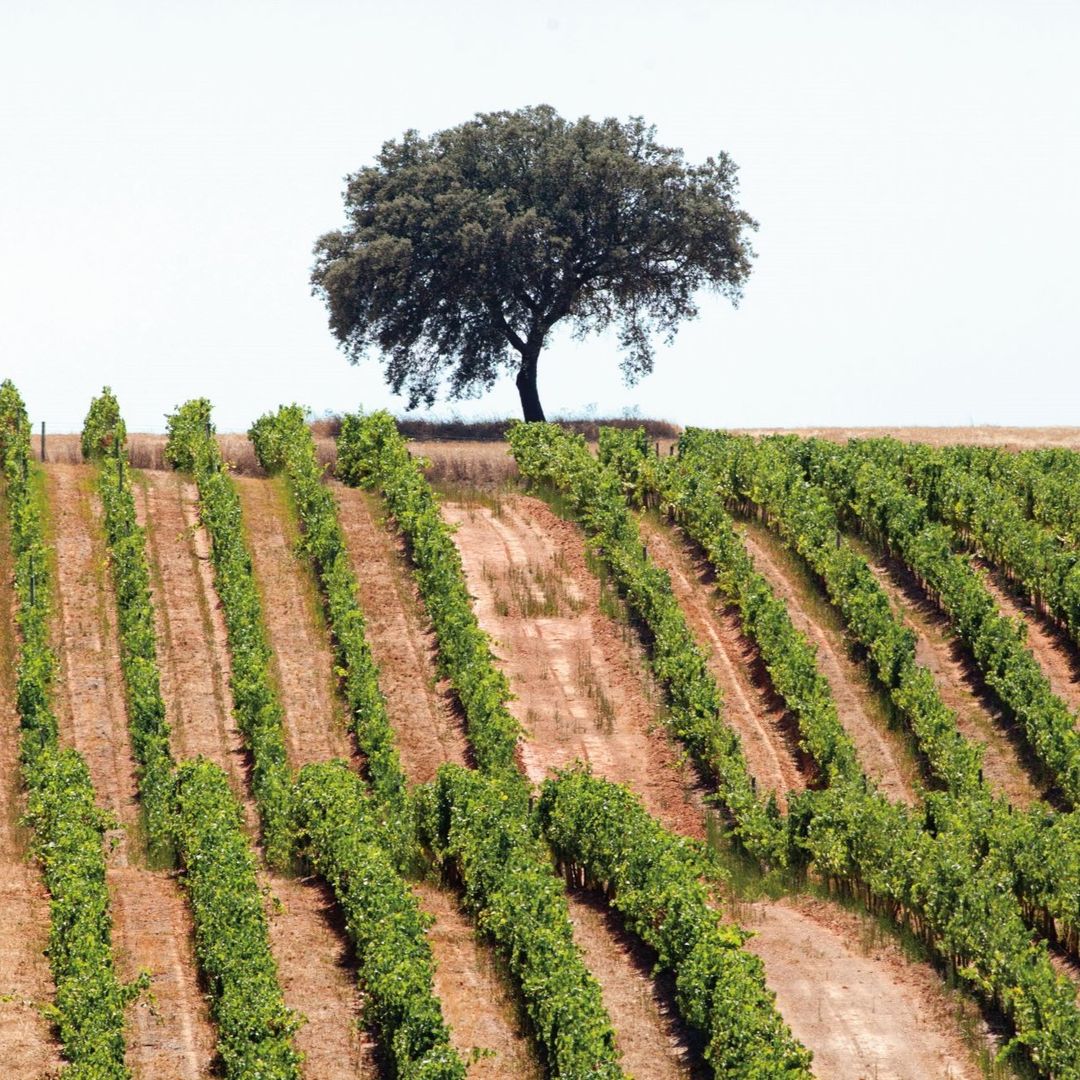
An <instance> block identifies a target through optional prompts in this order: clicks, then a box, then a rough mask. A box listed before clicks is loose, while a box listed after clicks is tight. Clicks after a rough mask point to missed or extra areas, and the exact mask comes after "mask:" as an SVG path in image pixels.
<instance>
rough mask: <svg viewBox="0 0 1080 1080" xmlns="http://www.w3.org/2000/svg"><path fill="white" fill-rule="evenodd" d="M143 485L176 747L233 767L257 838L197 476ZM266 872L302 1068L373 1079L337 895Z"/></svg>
mask: <svg viewBox="0 0 1080 1080" xmlns="http://www.w3.org/2000/svg"><path fill="white" fill-rule="evenodd" d="M136 493H137V505H138V507H139V509H140V516H141V517H142V519H143V520H144V521H145V522H146V524H147V526H148V550H149V556H150V560H151V574H152V578H153V581H154V583H155V594H156V595H155V603H156V607H157V618H158V634H159V637H158V640H159V649H158V654H159V666H160V668H161V671H162V693H163V694H164V697H165V703H166V712H167V715H168V717H169V720H170V723H171V725H172V728H173V742H174V747H175V749H176V752H177V756H178V758H179V759H180V760H184V759H185V758H187V757H190V756H195V755H200V756H202V757H205V758H207V759H208V760H210V761H212V762H214V763H215V764H217V765H218V766H220V767H221V768H222V769H224V770H225V772H226V774H227V775H228V776H229V779H230V782H231V784H232V786H233V789H234V791H235V792H236V793H237V795H238V797H239V798H240V801H241V805H242V806H243V808H244V814H245V820H246V821H247V823H248V828H249V833H250V835H251V836H252V838H253V842H254V838H255V837H256V836H257V831H258V816H257V813H256V810H255V807H254V804H253V800H252V798H251V796H250V794H249V792H248V787H247V772H248V754H247V752H246V751H245V750H244V747H243V739H242V736H241V734H240V732H239V731H238V730H237V728H236V726H235V723H234V721H233V717H232V712H231V696H230V693H229V686H228V679H229V654H228V647H227V641H226V634H225V621H224V616H223V613H222V610H221V606H220V602H219V600H218V598H217V595H216V593H215V592H214V587H213V571H212V567H211V564H210V549H209V538H208V537H207V535H206V533H205V530H203V529H202V528H201V527H199V526H198V495H197V492H196V489H195V486H194V485H193V484H192V483H191V482H190V481H189V480H187V479H185V478H184V477H181V476H179V475H176V474H170V473H166V472H145V473H142V474H139V475H138V478H137V483H136ZM328 719H329V718H328ZM259 876H260V880H261V882H262V884H263V885H264V887H266V889H267V891H268V894H269V895H268V898H267V915H268V921H269V933H270V947H271V951H272V953H273V956H274V959H275V960H276V962H277V965H278V975H279V979H280V982H281V987H282V991H283V993H284V996H285V1002H286V1004H287V1005H288V1006H289V1007H290V1008H291V1009H294V1010H296V1011H297V1012H298V1013H300V1014H302V1015H303V1016H304V1017H305V1018H306V1021H307V1022H306V1023H304V1024H303V1025H302V1026H301V1028H300V1030H299V1031H298V1032H297V1034H296V1046H297V1048H298V1049H299V1050H300V1051H301V1052H302V1053H303V1054H304V1055H305V1063H304V1067H303V1071H304V1075H305V1076H308V1077H310V1078H311V1080H324V1078H325V1080H345V1078H346V1077H356V1076H361V1077H370V1078H372V1080H374V1078H375V1077H377V1076H378V1075H379V1071H378V1065H377V1062H376V1058H375V1049H374V1045H373V1043H372V1041H371V1039H370V1038H369V1037H368V1036H367V1034H366V1033H365V1032H364V1031H363V1030H362V1029H361V1028H360V1027H359V1018H360V1009H361V995H360V992H359V990H358V988H357V984H356V970H355V963H354V961H353V959H352V956H351V953H350V948H349V945H348V941H347V939H346V937H345V934H344V928H343V926H342V925H341V923H340V917H339V913H338V910H337V908H336V906H335V905H334V903H333V900H332V898H331V897H330V896H329V894H328V892H327V891H326V889H325V887H324V886H323V885H322V884H321V883H319V882H317V881H315V880H313V879H298V878H294V877H289V876H287V875H284V874H279V873H273V872H270V871H268V870H266V869H263V870H261V871H260V875H259Z"/></svg>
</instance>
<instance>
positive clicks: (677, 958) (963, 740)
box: [0, 382, 1080, 1080]
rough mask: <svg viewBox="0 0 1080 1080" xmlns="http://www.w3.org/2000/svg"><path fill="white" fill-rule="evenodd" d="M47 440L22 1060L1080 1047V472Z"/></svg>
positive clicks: (115, 428)
mask: <svg viewBox="0 0 1080 1080" xmlns="http://www.w3.org/2000/svg"><path fill="white" fill-rule="evenodd" d="M316 430H317V429H316ZM0 458H2V464H3V480H2V510H3V513H2V515H0V564H2V568H3V573H2V574H0V589H2V590H3V603H4V604H5V605H6V606H7V608H8V610H9V612H10V618H9V619H6V620H5V625H6V627H7V629H6V630H5V631H4V634H3V635H2V636H0V709H2V710H3V713H4V716H5V719H6V723H5V724H4V725H3V728H2V732H0V755H2V757H0V769H2V772H3V791H4V795H5V804H4V814H3V818H2V821H3V843H2V846H0V853H2V857H3V860H4V866H3V870H4V874H3V882H4V884H3V888H2V889H0V913H2V915H0V917H2V919H3V928H4V939H3V944H2V945H0V1061H3V1062H4V1063H5V1065H6V1066H7V1067H8V1072H9V1074H10V1075H12V1076H13V1077H16V1078H27V1080H29V1078H40V1077H52V1076H59V1075H63V1076H65V1077H70V1078H72V1080H121V1078H135V1080H159V1078H164V1080H170V1078H177V1080H196V1078H200V1077H214V1076H217V1077H225V1078H229V1080H240V1078H244V1080H279V1078H282V1080H284V1078H294V1080H296V1078H300V1077H304V1078H306V1080H338V1078H345V1077H362V1078H369V1080H375V1078H379V1077H385V1078H401V1080H440V1078H446V1080H452V1078H456V1080H463V1078H465V1077H467V1076H468V1077H473V1078H478V1080H484V1078H496V1077H505V1078H519V1077H524V1078H539V1077H544V1076H547V1077H552V1078H567V1080H585V1078H592V1077H595V1078H598V1080H599V1078H604V1077H608V1078H623V1077H631V1076H632V1077H638V1078H640V1080H645V1078H653V1077H657V1078H669V1077H670V1078H682V1080H698V1078H704V1077H712V1076H715V1077H735V1078H744V1080H771V1078H790V1080H796V1078H803V1077H811V1076H818V1077H822V1078H825V1077H837V1078H845V1080H848V1078H849V1080H860V1078H871V1077H873V1078H879V1080H885V1078H894V1080H900V1078H903V1080H916V1078H918V1080H922V1078H926V1077H951V1078H954V1080H962V1078H970V1080H977V1078H980V1077H985V1078H1005V1077H1017V1078H1028V1077H1046V1078H1060V1080H1064V1078H1077V1077H1080V1009H1078V1003H1077V989H1078V987H1080V453H1077V452H1075V451H1072V450H1067V449H1060V448H1055V449H1036V448H1031V449H1023V450H1021V451H1013V450H1006V449H1003V448H995V447H988V446H982V447H974V446H958V445H937V446H934V445H929V444H926V443H915V442H906V441H900V440H897V439H892V438H880V437H866V438H859V439H852V440H848V441H835V440H829V439H825V438H805V437H799V436H795V435H773V436H764V437H752V436H749V435H735V434H728V433H724V432H713V431H704V430H697V429H690V430H687V431H685V432H683V433H682V434H681V435H680V436H679V437H678V438H677V439H675V440H665V441H664V443H663V444H661V443H657V442H653V441H651V440H650V438H649V437H647V436H646V434H645V432H644V430H634V429H632V428H630V427H628V426H625V425H624V426H621V427H619V428H606V427H605V428H601V429H600V431H599V439H598V442H596V443H593V442H586V440H585V438H584V437H583V436H582V435H579V434H574V433H572V432H570V431H568V430H566V429H565V428H563V427H560V426H558V425H555V424H517V425H512V426H511V427H510V429H509V431H508V433H507V435H506V441H505V442H503V443H497V444H491V445H490V446H489V447H487V448H486V449H481V448H478V447H477V446H475V445H471V446H470V445H459V446H455V447H453V448H452V449H450V450H448V451H447V450H444V451H440V450H439V448H438V447H434V448H433V449H432V451H431V456H430V460H429V459H427V458H425V457H424V456H422V454H421V453H420V451H419V450H418V447H417V445H416V444H414V443H411V442H409V441H407V440H406V439H405V438H404V437H403V436H402V434H401V432H400V431H399V429H398V427H397V425H396V423H395V421H394V420H393V418H392V417H390V416H389V415H388V414H386V413H374V414H369V415H364V414H356V415H350V416H345V417H343V418H342V420H341V423H340V425H338V426H337V427H336V428H335V434H334V435H333V437H328V436H326V435H323V434H316V433H315V431H314V430H313V427H312V426H311V425H309V423H308V418H307V416H306V414H305V412H304V410H303V409H302V408H300V407H298V406H295V405H293V406H285V407H282V408H280V409H279V410H278V411H277V412H275V413H271V414H267V415H264V416H262V417H259V418H257V419H253V423H252V426H251V429H250V431H249V432H248V433H247V435H246V436H244V437H239V436H219V435H218V434H217V433H216V431H215V429H214V422H213V413H212V409H211V404H210V402H208V401H206V400H205V399H197V400H193V401H189V402H187V403H186V404H184V405H182V406H180V407H179V408H177V409H176V410H175V411H174V412H173V413H172V414H171V415H170V416H169V418H168V433H167V436H166V437H165V438H164V439H157V440H155V438H154V437H152V436H131V437H129V435H128V433H127V430H126V427H125V423H124V418H123V413H122V409H121V403H120V402H118V401H117V399H116V398H115V397H114V395H113V394H112V393H111V392H110V391H109V390H108V389H106V390H104V391H103V392H102V394H101V395H100V396H99V397H97V398H95V399H94V400H93V401H92V402H91V403H89V405H88V412H87V416H86V421H85V425H84V428H83V431H82V432H81V433H80V435H79V436H74V437H73V436H50V440H49V442H48V443H46V440H45V436H44V432H43V433H42V435H41V438H40V441H39V440H38V439H37V438H36V437H35V436H34V435H33V433H32V428H31V424H30V419H29V416H28V413H27V409H26V407H25V405H24V403H23V401H22V399H21V398H20V396H19V393H18V391H17V389H16V388H15V387H14V386H13V385H12V384H11V383H10V382H5V383H4V384H3V385H2V387H0Z"/></svg>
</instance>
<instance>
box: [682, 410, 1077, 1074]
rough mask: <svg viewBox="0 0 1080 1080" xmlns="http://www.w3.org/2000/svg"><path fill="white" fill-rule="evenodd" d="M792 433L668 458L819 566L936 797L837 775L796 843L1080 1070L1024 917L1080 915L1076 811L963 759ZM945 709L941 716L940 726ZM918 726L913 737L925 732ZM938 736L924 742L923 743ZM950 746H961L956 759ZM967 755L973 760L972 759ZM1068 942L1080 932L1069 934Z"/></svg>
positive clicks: (1051, 977) (802, 822) (701, 440)
mask: <svg viewBox="0 0 1080 1080" xmlns="http://www.w3.org/2000/svg"><path fill="white" fill-rule="evenodd" d="M799 445H800V444H799V443H798V442H797V441H796V440H794V439H766V440H763V441H762V442H761V443H755V442H754V441H753V440H751V439H747V438H736V437H733V436H727V435H723V434H721V433H716V432H703V431H694V430H691V431H688V432H686V433H685V434H684V436H683V438H682V439H681V441H680V456H679V461H678V464H677V465H674V466H671V467H672V468H674V469H676V470H677V471H678V472H680V473H681V474H682V475H683V477H684V479H686V480H689V478H690V477H696V478H697V479H696V482H697V483H699V484H701V485H704V486H705V488H706V490H708V491H711V492H713V493H714V496H715V497H716V498H717V499H718V500H722V501H726V502H729V503H732V504H742V505H752V506H757V507H760V508H762V509H764V510H765V511H767V513H768V515H769V519H770V522H771V524H772V525H773V526H774V527H775V528H776V529H777V530H778V531H779V532H780V533H781V535H782V536H783V537H784V538H785V539H786V540H787V542H788V543H789V544H790V545H791V546H792V547H794V548H795V549H796V550H797V551H799V553H800V554H802V555H803V557H804V558H806V559H807V561H808V562H809V563H810V565H811V566H812V567H813V569H814V570H815V571H816V572H817V573H818V574H819V576H820V577H821V578H822V580H823V581H824V583H825V585H826V588H827V589H828V591H829V594H830V597H831V598H832V599H833V602H834V603H835V604H836V606H837V607H838V609H839V610H840V612H841V614H842V615H844V617H845V621H846V622H847V624H848V627H849V629H850V630H851V632H852V633H853V635H854V636H855V637H856V638H857V639H858V640H860V641H862V642H863V643H864V644H865V645H866V646H867V648H868V650H869V653H870V656H871V660H872V665H873V668H874V670H875V672H876V673H877V675H878V677H879V678H880V679H881V680H882V682H883V683H884V684H885V685H886V686H887V687H889V688H890V690H891V691H892V694H893V699H894V701H895V702H896V704H897V706H898V708H899V709H900V710H901V712H902V713H904V714H905V715H907V716H908V717H909V721H910V722H911V723H912V729H913V730H914V731H915V733H916V735H917V737H920V738H921V740H922V741H921V745H922V748H923V751H924V753H925V754H926V756H927V759H928V761H929V762H930V764H931V767H932V768H933V770H934V772H935V773H936V774H937V775H938V776H939V777H941V778H942V780H943V781H944V782H945V791H943V792H939V793H935V794H931V795H928V796H926V800H925V804H924V807H923V809H922V812H921V814H920V813H918V812H913V811H911V810H908V809H907V808H905V807H903V806H900V805H895V804H890V803H888V802H887V801H886V800H884V799H882V798H881V797H880V796H879V795H878V794H876V793H874V792H872V791H867V790H866V789H865V788H864V787H863V786H862V785H859V784H852V783H849V782H846V781H845V782H836V783H834V784H833V785H831V786H830V787H828V788H826V789H825V790H823V791H813V792H804V793H802V794H800V795H799V796H797V797H796V798H795V799H794V800H793V801H792V806H791V810H790V814H789V819H788V820H789V826H790V829H791V834H792V842H793V843H795V844H796V845H798V846H799V847H800V848H802V849H803V851H804V852H805V853H806V855H807V856H808V857H809V858H810V859H811V860H812V862H813V863H814V865H815V866H816V868H817V870H818V871H819V872H820V873H821V874H823V875H825V876H826V877H827V878H828V879H829V880H830V881H831V882H833V883H835V885H836V887H837V888H839V889H841V890H843V891H847V892H856V893H857V894H859V895H860V896H861V897H862V898H863V900H864V901H865V902H866V903H867V904H868V905H870V906H871V907H873V908H875V909H877V910H879V911H881V912H882V913H884V914H886V915H888V916H890V917H891V918H893V919H896V920H898V921H900V922H902V923H906V924H907V925H908V926H909V927H910V928H911V929H912V930H913V931H914V932H915V933H916V934H918V935H919V936H920V937H921V938H922V939H923V940H924V941H925V942H926V944H927V945H928V947H930V948H931V949H932V950H934V951H935V952H936V953H937V954H938V955H939V956H940V957H941V958H942V960H943V961H945V962H946V963H947V964H948V965H949V968H950V970H952V971H955V972H956V973H957V974H958V975H959V976H960V977H961V978H962V979H963V980H964V981H965V982H966V983H967V985H969V986H970V987H971V988H972V989H973V990H975V991H976V992H978V993H979V994H981V995H982V996H983V997H984V999H986V1000H987V1001H988V1002H989V1003H991V1004H992V1005H993V1006H994V1007H996V1008H999V1009H1000V1010H1001V1011H1002V1012H1003V1013H1004V1014H1005V1015H1006V1016H1008V1017H1009V1019H1010V1020H1011V1022H1012V1024H1013V1026H1014V1029H1015V1031H1016V1038H1015V1040H1014V1041H1015V1042H1016V1043H1017V1044H1018V1045H1022V1046H1023V1047H1024V1049H1025V1051H1026V1052H1027V1054H1028V1055H1029V1057H1030V1059H1031V1060H1032V1062H1033V1063H1034V1064H1035V1066H1036V1068H1037V1069H1038V1071H1039V1073H1040V1075H1044V1076H1059V1075H1060V1076H1072V1075H1077V1072H1076V1067H1075V1063H1076V1061H1077V1060H1080V1057H1078V1055H1080V1015H1078V1014H1077V1011H1076V1005H1075V991H1074V989H1073V988H1072V986H1071V985H1069V984H1068V983H1067V982H1066V981H1065V980H1063V979H1062V978H1061V977H1060V976H1057V975H1056V974H1055V972H1054V970H1053V967H1052V965H1051V964H1050V962H1049V959H1048V957H1047V954H1046V946H1045V944H1043V943H1040V942H1036V941H1034V940H1033V939H1032V935H1031V932H1030V930H1029V929H1028V927H1027V926H1026V925H1025V916H1027V917H1028V918H1029V919H1030V918H1032V917H1038V916H1039V915H1040V914H1041V916H1042V919H1043V924H1044V925H1045V926H1046V927H1047V929H1048V931H1051V930H1053V931H1054V932H1055V936H1056V930H1055V928H1054V917H1053V916H1051V917H1047V916H1048V914H1049V913H1050V912H1053V913H1054V916H1056V915H1058V914H1059V913H1061V912H1068V913H1071V914H1073V915H1075V909H1076V897H1077V884H1078V882H1080V878H1078V877H1077V872H1078V866H1077V862H1078V857H1077V856H1076V855H1075V854H1074V852H1075V850H1076V849H1075V848H1074V847H1072V845H1073V844H1074V843H1075V840H1076V835H1077V833H1076V830H1077V828H1078V827H1080V826H1077V825H1076V823H1075V821H1073V815H1069V816H1068V817H1062V818H1055V816H1054V815H1047V814H1046V811H1045V808H1042V807H1036V808H1033V809H1032V810H1031V811H1030V812H1029V813H1028V814H1025V815H1021V814H1013V813H1011V812H1010V808H1009V807H1008V806H1006V805H1005V804H1004V803H1002V802H998V801H995V800H992V799H991V798H990V796H989V792H988V790H987V788H986V786H985V785H984V784H982V783H980V781H979V777H978V775H977V774H975V775H972V768H973V766H971V765H968V766H964V762H965V756H964V749H965V746H966V744H963V743H962V741H961V740H959V736H958V735H956V736H950V735H949V734H948V732H949V727H948V726H947V725H946V724H945V723H944V721H945V720H946V719H949V714H948V713H947V710H945V709H944V706H943V705H941V704H940V699H938V698H937V691H936V688H935V686H934V682H933V678H932V676H931V675H930V674H929V672H926V671H925V670H924V669H921V668H919V666H918V665H917V664H916V663H915V660H914V639H913V637H912V635H911V634H910V631H907V630H906V629H904V628H903V627H902V626H901V625H900V624H899V621H898V620H896V619H895V617H894V616H892V614H891V609H890V608H889V605H888V600H887V598H885V597H884V595H883V594H881V591H880V588H879V587H878V586H877V584H876V582H875V581H874V579H873V576H872V574H870V571H869V568H868V567H867V566H866V564H865V560H862V559H861V558H859V557H858V556H857V555H855V553H854V552H853V551H851V549H850V548H849V547H848V546H847V545H845V544H841V543H838V538H839V521H838V519H837V517H836V513H835V511H834V509H833V507H832V505H831V504H830V502H829V500H828V497H827V496H826V494H825V492H824V491H823V490H822V489H821V488H820V487H818V486H817V485H814V484H811V483H809V482H808V481H807V479H806V476H805V474H804V472H803V470H802V467H801V466H800V465H799V462H798V460H796V459H797V457H798V448H799ZM935 717H941V718H942V722H941V723H940V724H936V723H933V722H932V721H933V719H934V718H935ZM920 733H922V734H920ZM926 734H929V735H931V736H933V737H932V738H930V739H927V738H925V737H924V736H925V735H926ZM957 747H959V750H960V752H959V753H958V752H957V749H956V748H957ZM973 760H974V762H975V763H977V761H978V757H977V755H973ZM1070 936H1071V939H1072V940H1074V941H1075V938H1076V935H1075V930H1070Z"/></svg>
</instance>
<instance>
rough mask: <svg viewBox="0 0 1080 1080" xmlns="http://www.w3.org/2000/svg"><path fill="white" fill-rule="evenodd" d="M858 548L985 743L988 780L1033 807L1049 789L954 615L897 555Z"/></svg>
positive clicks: (963, 726) (949, 702) (943, 690)
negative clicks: (1028, 761)
mask: <svg viewBox="0 0 1080 1080" xmlns="http://www.w3.org/2000/svg"><path fill="white" fill-rule="evenodd" d="M858 547H859V550H860V551H862V553H863V554H864V555H865V556H866V558H867V560H868V561H869V563H870V569H871V570H873V572H874V576H875V577H876V578H877V579H878V581H879V582H880V584H881V586H882V588H883V589H885V591H886V593H887V594H888V596H889V599H890V600H891V601H892V604H893V607H894V609H895V610H896V611H897V612H898V613H899V614H900V615H901V616H902V618H903V619H904V622H905V623H907V625H908V626H909V627H911V629H912V630H914V631H915V634H916V638H917V642H916V647H915V656H916V659H917V660H918V661H919V663H920V664H922V665H923V666H924V667H927V668H929V669H930V671H931V672H932V673H933V675H934V681H935V682H936V684H937V688H938V692H939V693H940V695H941V700H942V701H943V702H944V703H945V705H946V706H947V707H948V708H949V709H951V710H952V711H953V712H954V713H955V714H956V726H957V729H958V730H959V731H960V734H961V735H963V736H964V738H965V739H969V740H970V741H971V742H975V743H978V744H979V745H980V746H982V748H983V759H982V760H983V765H982V769H983V777H984V778H985V780H986V782H987V783H988V784H989V785H990V787H991V789H992V790H993V791H994V792H995V793H996V794H999V795H1002V796H1004V797H1005V798H1007V799H1008V800H1009V801H1010V802H1012V803H1015V804H1016V805H1017V806H1020V807H1026V806H1030V805H1031V803H1032V802H1034V801H1035V800H1036V799H1038V798H1041V797H1042V796H1043V794H1044V792H1043V790H1042V788H1041V787H1040V785H1039V784H1037V783H1036V782H1035V780H1034V779H1033V773H1032V771H1031V770H1030V769H1029V768H1028V767H1027V765H1026V763H1025V759H1024V755H1025V753H1026V750H1025V747H1024V740H1023V734H1022V732H1020V731H1018V730H1016V729H1014V728H1013V727H1012V726H1011V725H1010V723H1009V721H1008V720H1007V718H1006V717H1005V716H1004V714H1003V712H1002V708H1001V705H1000V703H999V702H998V701H997V699H996V698H995V697H994V695H993V694H992V693H991V692H990V691H989V690H988V689H987V688H986V687H985V686H984V685H983V682H982V678H981V676H980V675H979V672H978V669H977V667H976V666H975V663H974V661H973V660H972V659H971V656H970V654H969V653H968V651H967V649H966V647H965V646H964V643H963V642H962V641H961V640H960V639H959V638H958V637H957V636H956V635H955V634H954V633H953V632H952V628H951V627H950V625H949V620H948V618H947V617H946V616H945V615H944V613H943V612H942V611H941V609H940V608H939V607H938V606H937V604H935V603H934V601H933V600H931V599H930V597H929V596H928V595H927V594H926V591H925V590H924V589H923V588H922V586H921V585H920V584H919V583H918V581H916V580H915V578H914V576H913V575H912V574H911V573H910V571H908V569H907V568H906V567H905V566H904V565H903V564H902V563H900V562H899V561H898V560H897V559H893V558H891V557H889V556H885V555H881V554H880V553H878V552H877V551H875V550H874V549H873V548H871V547H870V546H868V545H866V544H865V543H863V542H862V541H859V542H858Z"/></svg>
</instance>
